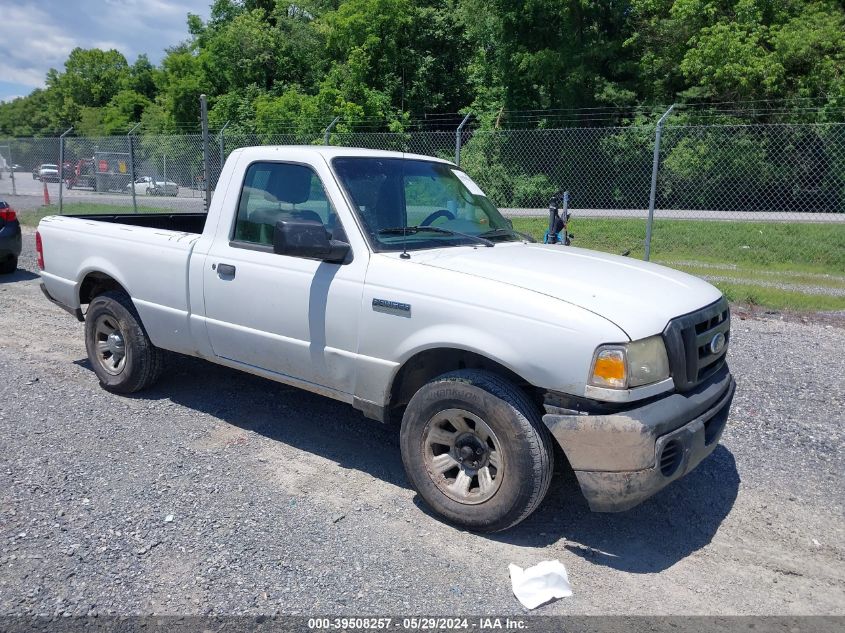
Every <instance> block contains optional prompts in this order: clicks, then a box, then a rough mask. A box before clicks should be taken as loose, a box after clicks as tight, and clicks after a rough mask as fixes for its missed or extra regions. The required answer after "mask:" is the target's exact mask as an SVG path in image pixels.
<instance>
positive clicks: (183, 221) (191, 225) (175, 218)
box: [63, 213, 208, 233]
mask: <svg viewBox="0 0 845 633" xmlns="http://www.w3.org/2000/svg"><path fill="white" fill-rule="evenodd" d="M63 217H68V218H79V219H81V220H95V221H97V222H110V223H112V224H128V225H129V226H145V227H148V228H151V229H165V230H168V231H181V232H184V233H202V230H203V228H204V227H205V219H206V218H207V217H208V215H207V214H206V213H119V214H115V215H103V214H99V213H94V214H81V215H65V216H63Z"/></svg>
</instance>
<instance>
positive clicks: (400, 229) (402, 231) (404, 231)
mask: <svg viewBox="0 0 845 633" xmlns="http://www.w3.org/2000/svg"><path fill="white" fill-rule="evenodd" d="M420 231H428V232H429V233H440V234H441V235H458V236H460V237H465V238H467V239H469V240H472V241H473V242H477V243H478V244H484V246H495V244H493V242H491V241H490V240H486V239H484V238H483V237H480V236H478V235H470V234H469V233H461V232H460V231H450V230H449V229H441V228H440V227H437V226H422V225H416V226H393V227H390V228H386V229H379V230H378V234H379V235H413V234H414V233H419V232H420Z"/></svg>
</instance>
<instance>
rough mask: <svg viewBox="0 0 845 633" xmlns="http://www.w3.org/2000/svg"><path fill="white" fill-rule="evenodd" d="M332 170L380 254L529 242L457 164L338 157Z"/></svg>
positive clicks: (400, 159) (399, 159)
mask: <svg viewBox="0 0 845 633" xmlns="http://www.w3.org/2000/svg"><path fill="white" fill-rule="evenodd" d="M332 165H333V167H334V170H335V173H336V174H337V176H338V178H339V179H340V181H341V184H342V185H343V187H344V188H345V189H346V192H347V194H348V195H349V197H350V198H351V200H352V202H353V207H354V209H355V210H356V211H357V213H358V216H359V217H360V218H361V222H362V224H363V225H364V229H365V231H366V232H367V234H368V236H369V238H370V243H371V244H372V245H373V248H374V249H375V250H376V251H400V250H403V249H404V248H407V250H419V249H423V248H440V247H443V246H466V245H485V246H490V245H492V244H493V243H496V242H501V241H522V240H524V239H525V237H524V236H522V235H520V234H519V233H516V232H515V231H513V229H512V228H511V225H510V223H509V222H508V221H507V220H506V219H505V218H504V217H502V214H501V213H499V211H498V209H496V207H494V206H493V204H492V203H491V202H490V201H489V200H488V199H487V197H486V196H485V195H484V193H483V192H482V191H481V189H479V188H478V185H476V184H475V183H474V182H473V181H472V180H471V179H470V178H469V176H467V175H466V174H465V173H464V172H462V171H460V170H459V169H457V168H455V167H453V166H452V165H449V164H446V163H436V162H433V161H427V160H413V159H404V158H373V157H348V158H335V159H334V160H333V161H332Z"/></svg>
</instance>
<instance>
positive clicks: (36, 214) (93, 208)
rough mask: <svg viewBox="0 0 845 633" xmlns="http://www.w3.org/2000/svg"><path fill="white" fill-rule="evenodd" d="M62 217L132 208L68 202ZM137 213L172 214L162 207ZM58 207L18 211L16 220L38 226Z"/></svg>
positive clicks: (64, 205) (142, 207)
mask: <svg viewBox="0 0 845 633" xmlns="http://www.w3.org/2000/svg"><path fill="white" fill-rule="evenodd" d="M62 206H63V207H64V209H63V211H64V215H86V214H91V215H93V214H102V215H112V214H118V213H132V207H125V206H121V205H110V204H97V203H95V202H70V203H66V204H63V205H62ZM138 213H174V210H173V209H167V208H162V207H148V206H143V205H138ZM58 214H59V205H57V204H51V205H48V206H45V207H39V208H38V209H37V210H34V211H18V219H19V220H20V223H21V224H23V225H24V226H38V223H39V222H40V221H41V218H43V217H46V216H48V215H58Z"/></svg>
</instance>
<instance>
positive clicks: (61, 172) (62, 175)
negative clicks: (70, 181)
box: [58, 126, 73, 215]
mask: <svg viewBox="0 0 845 633" xmlns="http://www.w3.org/2000/svg"><path fill="white" fill-rule="evenodd" d="M71 130H73V126H71V127H69V128H68V129H67V130H65V132H64V134H62V135H61V136H60V137H59V165H58V167H59V215H62V209H63V208H64V207H63V203H62V189H63V188H64V184H65V136H67V135H68V134H70V132H71Z"/></svg>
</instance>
